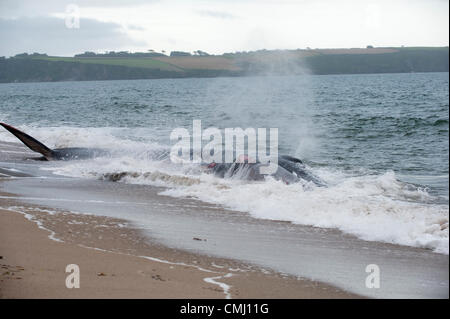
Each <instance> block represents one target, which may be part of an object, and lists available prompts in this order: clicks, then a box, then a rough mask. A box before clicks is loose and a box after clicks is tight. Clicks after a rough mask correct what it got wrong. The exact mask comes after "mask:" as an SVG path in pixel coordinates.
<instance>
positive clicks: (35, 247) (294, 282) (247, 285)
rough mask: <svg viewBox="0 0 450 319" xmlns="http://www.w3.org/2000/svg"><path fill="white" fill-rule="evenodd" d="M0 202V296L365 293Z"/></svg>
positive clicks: (97, 219) (106, 224)
mask: <svg viewBox="0 0 450 319" xmlns="http://www.w3.org/2000/svg"><path fill="white" fill-rule="evenodd" d="M2 195H7V196H11V197H15V195H12V194H5V193H2ZM0 202H1V204H2V205H1V206H2V207H3V208H2V209H0V234H1V240H0V252H1V254H0V256H2V258H1V259H0V267H1V270H2V272H1V276H0V298H7V299H9V298H14V299H15V298H194V299H197V298H232V299H236V298H262V299H265V298H275V299H279V298H289V299H297V298H364V297H362V296H359V295H356V294H352V293H349V292H346V291H343V290H341V289H338V288H335V287H334V286H331V285H328V284H324V283H321V282H317V281H311V280H307V279H303V278H297V277H295V276H289V275H283V274H280V273H276V272H273V271H271V270H266V269H263V268H261V267H258V266H254V265H251V264H245V263H243V262H239V261H234V260H229V259H222V258H217V257H210V256H206V255H202V254H196V253H192V252H185V251H182V250H178V249H174V248H169V247H165V246H162V245H160V244H158V243H154V242H152V241H151V240H150V241H149V240H148V238H146V237H144V236H143V234H141V232H140V231H139V229H137V228H134V227H133V225H132V224H130V223H129V222H127V221H126V220H121V219H117V218H111V217H101V216H94V215H88V214H75V213H70V212H64V211H61V210H55V209H48V208H47V207H42V206H37V205H29V204H24V203H21V202H20V196H17V199H14V200H10V199H5V198H2V199H1V200H0ZM5 207H7V208H8V209H4V208H5ZM24 234H25V235H24ZM192 240H195V241H198V240H202V239H201V238H193V239H192ZM68 264H77V265H79V268H80V288H79V289H68V288H66V286H65V279H66V277H67V276H68V275H69V274H68V273H66V272H65V267H66V266H67V265H68Z"/></svg>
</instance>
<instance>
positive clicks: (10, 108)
mask: <svg viewBox="0 0 450 319" xmlns="http://www.w3.org/2000/svg"><path fill="white" fill-rule="evenodd" d="M448 79H449V76H448V73H416V74H377V75H333V76H308V75H303V76H283V77H276V76H266V77H245V78H215V79H164V80H135V81H99V82H59V83H14V84H0V101H1V102H0V121H2V122H6V123H8V124H11V125H14V126H16V127H18V128H20V129H22V130H24V131H25V132H27V133H29V134H30V135H32V136H34V137H35V138H37V139H38V140H40V141H41V142H43V143H44V144H46V145H48V146H49V147H52V148H54V147H73V146H85V147H100V148H107V149H111V150H112V155H110V156H104V157H99V158H95V159H90V160H78V161H70V162H69V161H68V162H49V163H46V164H45V165H43V166H42V169H43V170H50V171H52V172H54V173H56V174H60V175H65V176H74V177H82V178H88V179H105V178H107V177H108V176H111V174H117V173H123V174H122V175H121V176H122V178H121V179H120V181H119V182H121V183H130V184H149V185H158V186H165V187H166V189H165V191H163V192H162V194H164V195H170V196H174V197H193V198H198V199H200V200H202V201H205V202H208V203H214V204H219V205H221V206H223V207H227V208H231V209H234V210H239V211H243V212H246V213H248V214H250V216H252V217H254V218H259V219H271V220H282V221H289V222H292V223H296V224H302V225H312V226H316V227H324V228H336V229H339V230H341V231H343V232H345V233H348V234H352V235H355V236H357V237H359V238H361V239H364V240H370V241H380V242H388V243H395V244H401V245H408V246H415V247H423V248H429V249H432V250H434V251H435V252H437V253H444V254H448V251H449V241H448V215H449V198H448V185H449V173H448V168H449V146H448V142H449V135H448V134H449V122H448V121H449V86H448V84H449V83H448ZM193 120H201V121H202V126H203V128H207V127H210V126H215V127H218V128H221V129H223V128H234V127H242V128H247V127H253V128H258V127H266V128H270V127H276V128H278V131H279V153H282V154H289V155H293V156H297V157H299V158H301V159H302V160H304V162H305V163H306V164H307V166H308V168H309V170H310V171H311V172H312V173H313V174H315V175H317V176H319V177H320V178H321V179H322V180H323V181H325V182H326V184H327V187H318V186H315V185H313V184H311V183H307V182H300V183H297V184H290V185H286V184H284V183H282V182H280V181H276V180H274V179H272V178H270V177H268V178H266V180H265V181H248V180H241V179H236V178H233V179H220V178H217V177H215V176H212V175H210V174H206V173H205V172H204V171H202V170H201V169H200V168H199V167H198V166H196V165H174V164H171V163H168V162H167V161H161V160H151V159H149V158H148V156H147V152H148V151H153V150H159V149H169V148H170V147H171V146H172V145H173V143H172V142H171V141H170V139H169V136H170V133H171V132H172V130H173V129H175V128H177V127H183V128H187V129H188V130H189V131H191V132H192V121H193ZM0 140H2V141H10V142H13V141H17V140H16V139H15V137H14V136H12V135H11V134H10V133H9V132H7V131H4V130H2V131H0Z"/></svg>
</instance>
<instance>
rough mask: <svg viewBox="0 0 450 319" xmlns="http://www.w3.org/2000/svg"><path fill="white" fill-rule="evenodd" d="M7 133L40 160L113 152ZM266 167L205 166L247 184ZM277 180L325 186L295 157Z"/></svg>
mask: <svg viewBox="0 0 450 319" xmlns="http://www.w3.org/2000/svg"><path fill="white" fill-rule="evenodd" d="M0 125H2V126H3V127H4V128H5V129H6V130H8V131H9V132H11V133H12V134H13V135H14V136H16V137H17V138H18V139H19V140H20V141H22V143H23V144H25V145H26V146H28V148H30V149H31V150H32V151H34V152H37V153H40V154H42V157H39V158H36V159H37V160H47V161H51V160H77V159H78V160H79V159H89V158H94V157H99V156H105V155H109V154H110V152H108V151H107V150H104V149H99V148H82V147H68V148H56V149H50V148H48V147H47V146H45V145H44V144H42V143H41V142H39V141H38V140H36V139H35V138H33V137H31V136H29V135H28V134H26V133H24V132H22V131H20V130H18V129H16V128H15V127H12V126H11V125H8V124H5V123H0ZM169 154H170V153H169V151H163V152H162V153H161V152H156V153H149V156H150V157H151V158H152V159H158V160H161V159H165V160H169ZM263 165H266V164H263V163H260V162H256V163H248V159H247V158H245V157H244V160H242V158H241V159H239V160H237V161H234V162H233V163H209V164H204V165H203V168H204V169H205V171H207V172H211V173H213V174H215V175H216V176H218V177H222V178H239V179H246V180H264V175H262V174H261V173H260V172H259V171H260V168H261V166H263ZM271 176H272V177H274V178H275V179H277V180H282V181H283V182H285V183H286V184H292V183H296V182H299V181H301V180H304V181H307V182H313V183H314V184H316V185H318V186H324V185H325V184H324V183H323V182H322V181H321V180H320V179H319V178H318V177H316V176H314V175H313V174H311V173H310V172H309V170H308V168H307V167H306V165H305V164H303V162H302V161H301V160H300V159H298V158H295V157H292V156H288V155H280V156H278V167H277V170H276V172H275V173H273V174H271Z"/></svg>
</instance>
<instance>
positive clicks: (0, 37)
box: [0, 17, 145, 56]
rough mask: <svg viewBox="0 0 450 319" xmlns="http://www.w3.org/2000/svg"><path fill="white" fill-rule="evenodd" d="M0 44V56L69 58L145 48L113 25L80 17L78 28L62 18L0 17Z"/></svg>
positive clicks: (116, 25)
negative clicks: (70, 56) (100, 52)
mask: <svg viewBox="0 0 450 319" xmlns="http://www.w3.org/2000/svg"><path fill="white" fill-rule="evenodd" d="M0 43H1V46H0V56H3V55H5V56H11V55H15V54H17V53H21V52H29V53H30V52H40V53H48V54H49V55H72V54H74V53H79V52H83V51H95V50H98V49H102V50H113V49H117V48H124V47H126V46H144V45H145V44H144V43H140V42H137V41H135V40H133V39H131V38H130V37H129V36H127V35H126V34H125V33H123V32H122V29H121V27H120V25H118V24H115V23H105V22H100V21H97V20H92V19H83V18H82V19H81V20H80V28H78V29H70V28H67V27H66V25H65V21H64V19H59V18H54V17H26V18H19V19H2V18H0Z"/></svg>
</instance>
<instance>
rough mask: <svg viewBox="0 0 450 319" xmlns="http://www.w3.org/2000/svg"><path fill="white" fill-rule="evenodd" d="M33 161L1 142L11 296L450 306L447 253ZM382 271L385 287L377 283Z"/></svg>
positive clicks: (1, 204)
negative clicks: (432, 302)
mask: <svg viewBox="0 0 450 319" xmlns="http://www.w3.org/2000/svg"><path fill="white" fill-rule="evenodd" d="M33 155H34V154H33V153H30V152H28V151H27V150H26V148H25V147H23V146H21V145H19V144H15V143H3V142H2V143H0V169H1V170H0V179H1V180H2V181H0V189H1V190H2V191H3V192H7V193H3V194H1V193H0V209H3V210H1V212H0V219H1V220H0V224H1V225H0V227H1V229H0V256H3V259H1V260H0V261H1V264H2V267H6V268H4V270H5V271H4V272H3V273H8V274H4V275H2V277H3V276H5V277H4V278H0V279H1V280H2V281H0V291H1V292H2V297H3V298H10V297H13V298H25V297H30V298H35V297H36V298H38V297H43V298H46V297H67V298H72V297H74V298H75V297H81V298H97V297H98V298H226V297H231V298H352V297H356V298H358V297H362V296H370V297H377V298H397V297H401V298H431V297H434V298H448V256H446V255H441V254H436V253H433V252H431V251H429V250H426V249H419V248H412V247H406V246H399V245H392V244H385V243H379V242H367V241H363V240H359V239H357V238H355V237H353V236H349V235H345V234H342V233H341V232H339V231H336V230H330V229H322V228H313V227H307V226H301V225H293V224H291V223H287V222H280V221H271V220H260V219H254V218H251V217H250V216H248V214H245V213H242V212H235V211H229V210H225V209H223V208H221V207H217V206H214V205H210V204H206V203H202V202H199V201H196V200H192V199H177V198H172V197H168V196H162V195H160V194H159V193H160V192H161V189H159V188H157V187H153V186H147V185H130V184H125V183H114V182H108V181H101V180H92V179H91V180H86V179H77V178H63V177H61V176H59V177H58V176H54V175H51V173H48V175H45V174H47V173H45V172H46V171H41V170H39V167H42V166H45V165H50V164H51V165H55V164H57V163H46V162H36V161H31V160H24V158H25V157H29V156H31V157H33ZM42 174H44V175H45V176H43V175H42ZM30 176H33V177H30ZM18 212H21V213H22V214H20V213H18ZM74 212H76V213H74ZM23 213H25V214H27V215H25V216H27V217H28V219H32V220H33V221H34V223H33V222H31V221H29V220H27V219H26V218H24V217H23V216H24V215H23ZM8 216H15V217H8ZM37 225H41V227H43V228H45V229H46V230H44V229H39V228H38V227H37ZM49 235H50V237H51V238H53V239H58V240H61V241H62V242H58V241H55V240H52V239H49ZM35 247H36V248H35ZM86 247H93V248H96V249H97V250H95V249H89V248H86ZM98 249H101V250H98ZM139 256H140V257H139ZM143 256H146V257H143ZM72 257H74V258H72ZM75 259H76V260H75ZM77 260H79V261H77ZM69 263H76V264H78V265H79V266H80V270H81V273H82V276H85V277H82V278H84V279H82V284H81V285H82V288H80V289H67V288H66V287H65V281H64V280H65V278H66V276H67V275H68V274H66V273H65V266H66V265H67V264H69ZM373 263H375V264H377V265H379V266H380V268H381V270H382V277H381V283H382V287H381V289H367V287H366V286H365V279H366V277H367V273H366V271H365V269H366V266H367V265H368V264H373ZM9 267H12V268H11V269H9ZM14 267H16V268H14ZM17 267H20V268H17ZM22 269H23V270H22ZM2 270H3V269H2ZM10 270H16V272H14V271H10ZM17 271H19V272H20V276H19V277H20V278H21V279H14V276H15V275H16V273H17ZM12 272H14V275H10V274H11V273H12ZM85 273H86V275H84V274H85ZM113 275H114V276H113ZM10 277H11V278H10ZM38 278H40V279H38ZM61 278H62V279H61ZM208 278H209V279H208ZM214 278H215V279H214ZM306 278H308V279H306ZM83 283H84V286H83ZM47 285H50V286H47ZM155 285H156V286H155ZM44 287H47V288H45V289H44ZM89 287H90V288H89ZM187 287H189V289H188V288H187ZM336 287H340V288H336ZM84 288H85V289H84ZM60 290H61V291H60ZM74 290H77V291H78V292H73V291H74ZM346 291H353V292H354V293H348V292H346Z"/></svg>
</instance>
